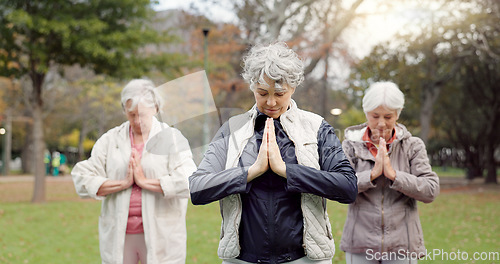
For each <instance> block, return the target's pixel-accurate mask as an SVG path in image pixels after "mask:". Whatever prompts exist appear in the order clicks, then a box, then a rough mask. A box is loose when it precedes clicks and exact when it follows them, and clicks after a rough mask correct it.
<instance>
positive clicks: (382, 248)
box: [380, 184, 385, 252]
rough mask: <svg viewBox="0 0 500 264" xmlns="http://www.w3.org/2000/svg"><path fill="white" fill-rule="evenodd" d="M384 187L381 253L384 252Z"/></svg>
mask: <svg viewBox="0 0 500 264" xmlns="http://www.w3.org/2000/svg"><path fill="white" fill-rule="evenodd" d="M384 185H385V184H384ZM384 187H385V186H382V202H381V208H382V223H381V229H382V245H381V248H380V252H384Z"/></svg>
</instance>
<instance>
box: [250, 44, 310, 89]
mask: <svg viewBox="0 0 500 264" xmlns="http://www.w3.org/2000/svg"><path fill="white" fill-rule="evenodd" d="M243 64H244V66H243V73H242V74H241V75H242V77H243V79H245V81H246V82H248V83H249V84H250V90H252V91H254V90H255V85H256V84H264V85H265V84H266V82H265V80H264V77H265V76H267V77H268V78H269V79H271V80H273V81H275V88H276V89H282V83H286V84H288V85H289V86H290V87H292V88H296V87H297V86H299V85H300V84H301V83H302V81H304V63H303V62H302V60H301V59H300V58H299V56H298V55H297V53H295V52H294V51H293V50H292V49H290V48H288V46H287V45H286V43H284V42H276V43H274V44H270V45H268V46H262V45H256V46H254V47H252V48H251V49H250V51H249V52H248V54H247V55H246V56H245V57H244V58H243Z"/></svg>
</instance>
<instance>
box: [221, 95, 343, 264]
mask: <svg viewBox="0 0 500 264" xmlns="http://www.w3.org/2000/svg"><path fill="white" fill-rule="evenodd" d="M256 116H257V111H256V110H255V106H254V107H253V108H252V109H251V110H250V111H248V112H247V113H244V114H241V115H238V116H235V117H232V118H231V119H230V120H229V125H230V130H231V136H230V138H229V148H228V155H227V157H228V158H227V161H226V169H227V168H232V167H235V166H237V161H238V160H239V158H240V156H241V153H242V151H243V149H244V148H245V146H246V144H247V142H248V140H249V139H250V138H251V137H252V135H253V133H254V122H255V118H256ZM280 120H281V124H282V125H283V129H284V130H285V131H286V132H287V134H288V135H289V137H290V139H291V140H292V141H293V142H294V145H295V147H296V149H295V151H296V155H297V160H298V162H299V164H302V165H305V166H309V167H313V168H316V169H319V168H320V166H319V154H318V146H317V141H318V139H317V134H318V130H319V127H320V125H321V122H322V120H323V118H322V117H321V116H319V115H316V114H313V113H310V112H306V111H303V110H300V109H298V108H297V105H296V103H295V102H294V101H293V100H292V102H291V107H290V109H289V110H288V111H287V112H285V113H283V114H282V115H281V117H280ZM220 207H221V213H222V216H223V221H222V227H221V240H220V242H219V249H218V255H219V257H220V258H221V259H232V258H236V257H237V256H238V255H239V253H240V247H239V235H238V228H239V224H240V221H241V212H242V202H241V198H240V195H239V194H232V195H229V196H227V197H225V198H223V199H222V200H220ZM301 207H302V213H303V215H304V237H303V241H304V248H305V251H306V255H307V257H308V258H309V259H312V260H325V259H331V258H332V257H333V255H334V253H335V243H334V240H333V236H332V233H331V225H330V221H329V219H328V213H327V211H326V199H325V198H323V197H319V196H316V195H314V194H310V193H302V198H301Z"/></svg>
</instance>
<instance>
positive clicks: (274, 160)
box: [247, 118, 286, 182]
mask: <svg viewBox="0 0 500 264" xmlns="http://www.w3.org/2000/svg"><path fill="white" fill-rule="evenodd" d="M269 169H271V170H272V171H273V172H274V173H276V174H278V175H279V176H281V177H284V178H286V164H285V162H284V161H283V159H282V158H281V153H280V149H279V147H278V143H277V142H276V133H275V131H274V121H273V119H272V118H268V119H267V120H266V125H265V128H264V135H263V136H262V144H261V145H260V148H259V154H258V155H257V159H256V160H255V163H254V164H253V165H252V166H250V168H249V169H248V177H247V181H248V182H249V181H251V180H253V179H255V178H257V177H259V176H260V175H262V174H264V172H266V171H267V170H269Z"/></svg>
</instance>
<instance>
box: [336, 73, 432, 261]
mask: <svg viewBox="0 0 500 264" xmlns="http://www.w3.org/2000/svg"><path fill="white" fill-rule="evenodd" d="M403 106H404V95H403V93H402V92H401V91H400V90H399V88H398V87H397V86H396V84H394V83H392V82H378V83H374V84H373V85H372V86H371V87H370V88H369V89H368V90H367V91H366V94H365V96H364V97H363V111H364V112H365V114H366V119H367V122H366V123H364V124H361V125H357V126H353V127H349V128H347V129H346V131H345V140H344V141H343V148H344V151H345V153H346V155H347V157H348V158H349V160H350V161H351V164H352V166H353V167H354V169H355V170H356V174H357V176H358V192H359V193H358V197H357V198H356V201H355V202H354V203H353V204H351V205H349V211H348V215H347V219H346V222H345V226H344V233H343V235H342V240H341V244H340V248H341V249H342V250H344V251H345V252H347V253H346V260H347V263H356V264H357V263H416V262H417V261H416V260H417V259H418V258H419V257H421V256H422V255H423V254H424V252H425V248H424V239H423V233H422V227H421V226H420V220H419V216H418V211H417V201H422V202H424V203H430V202H432V201H433V200H434V198H436V196H437V195H438V193H439V179H438V177H437V175H436V173H434V172H433V171H432V168H431V166H430V164H429V160H428V158H427V152H426V150H425V145H424V143H423V141H422V140H421V139H420V138H417V137H413V136H412V135H411V134H410V132H408V130H407V129H406V127H405V126H403V125H402V124H399V123H396V121H397V120H398V118H399V114H400V113H401V110H402V109H403Z"/></svg>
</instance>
